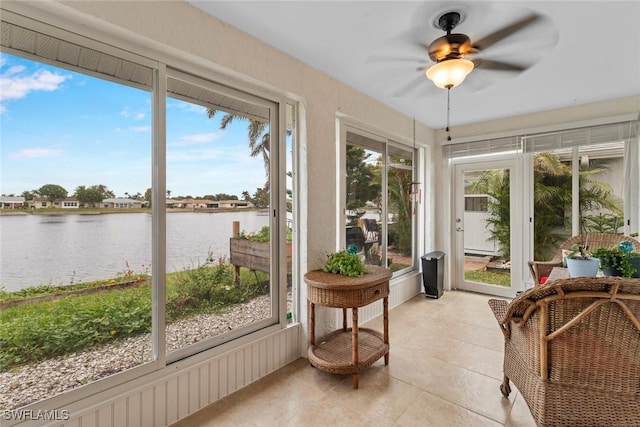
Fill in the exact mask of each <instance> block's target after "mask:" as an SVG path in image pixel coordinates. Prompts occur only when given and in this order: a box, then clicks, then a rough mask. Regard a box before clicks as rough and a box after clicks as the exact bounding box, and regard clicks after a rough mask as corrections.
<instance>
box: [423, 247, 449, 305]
mask: <svg viewBox="0 0 640 427" xmlns="http://www.w3.org/2000/svg"><path fill="white" fill-rule="evenodd" d="M421 258H422V283H423V284H424V295H425V296H426V297H428V298H440V297H441V296H442V287H443V283H444V252H440V251H434V252H429V253H428V254H424V255H422V257H421Z"/></svg>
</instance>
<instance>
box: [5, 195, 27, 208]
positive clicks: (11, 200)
mask: <svg viewBox="0 0 640 427" xmlns="http://www.w3.org/2000/svg"><path fill="white" fill-rule="evenodd" d="M24 204H25V199H24V197H21V196H0V209H22V208H23V207H24Z"/></svg>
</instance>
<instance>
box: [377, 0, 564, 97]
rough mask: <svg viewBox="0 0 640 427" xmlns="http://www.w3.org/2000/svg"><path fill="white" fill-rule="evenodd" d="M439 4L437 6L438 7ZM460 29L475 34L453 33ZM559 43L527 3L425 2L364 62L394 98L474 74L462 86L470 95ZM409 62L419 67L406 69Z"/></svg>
mask: <svg viewBox="0 0 640 427" xmlns="http://www.w3.org/2000/svg"><path fill="white" fill-rule="evenodd" d="M438 5H440V8H439V10H434V9H437V6H438ZM425 22H426V23H429V25H425ZM505 23H506V24H505ZM458 27H460V28H462V27H464V28H465V31H464V32H465V33H467V31H469V33H468V34H471V35H472V36H471V37H470V36H469V35H467V34H461V32H458V31H456V32H454V30H457V29H458ZM487 27H488V31H487ZM491 27H494V28H496V27H497V28H498V29H496V30H492V29H491ZM441 31H444V33H445V34H444V35H442V33H441ZM474 36H475V37H474ZM557 41H558V32H557V29H556V27H555V25H554V24H553V22H552V21H551V20H550V19H549V18H548V17H547V16H545V15H544V14H541V13H539V12H536V11H534V10H531V9H530V8H528V7H521V6H513V5H510V6H506V5H504V4H502V3H500V4H494V3H489V2H482V3H468V4H464V3H460V4H458V5H456V6H452V5H451V3H450V2H431V1H427V2H425V3H424V4H423V5H422V6H421V7H420V8H419V9H418V10H417V11H416V13H415V15H414V17H413V18H412V25H411V26H410V27H409V28H408V29H406V30H405V31H403V32H402V33H400V34H398V35H397V36H396V37H393V38H391V39H388V40H387V42H386V43H385V44H384V45H382V46H377V47H376V51H377V52H376V53H373V54H371V55H369V56H367V58H366V60H365V62H366V63H367V64H369V67H368V70H369V72H370V73H371V75H372V76H376V77H375V78H376V79H377V81H379V82H380V84H381V85H382V84H383V85H384V86H385V88H386V90H392V92H391V93H389V95H390V96H391V97H393V98H405V97H408V96H411V94H412V93H415V92H416V91H420V92H421V93H422V94H424V95H427V94H428V93H429V92H425V90H428V88H436V87H439V88H445V89H446V88H447V86H450V87H449V88H452V87H455V86H457V85H459V84H460V83H461V82H462V81H464V79H465V77H467V76H468V75H469V74H470V73H472V74H473V77H472V78H471V77H469V78H468V79H467V80H469V83H465V85H464V86H466V89H465V91H464V92H466V93H470V92H474V91H476V90H480V89H483V88H485V87H487V86H490V85H492V84H494V83H496V82H498V81H503V80H504V79H505V78H510V77H514V76H516V75H518V73H520V72H522V71H524V70H526V69H528V68H530V67H531V66H533V65H534V64H535V63H536V62H537V61H538V60H539V59H540V58H541V57H542V56H543V55H544V54H546V53H549V52H550V50H551V48H552V47H553V46H555V44H556V43H557ZM407 62H409V63H413V64H416V66H417V67H415V68H414V67H406V63H407ZM401 64H405V65H404V66H401ZM443 70H444V71H443ZM416 71H418V72H420V75H414V77H412V78H410V74H409V73H410V72H416ZM425 71H426V72H428V74H431V75H432V76H433V79H434V80H432V81H433V83H434V85H435V86H434V85H427V84H425V83H427V82H426V80H427V79H426V78H425ZM456 73H459V74H456ZM460 74H461V75H462V77H460ZM452 75H453V76H455V77H456V78H453V77H452ZM441 79H444V81H442V80H441ZM450 79H451V80H450Z"/></svg>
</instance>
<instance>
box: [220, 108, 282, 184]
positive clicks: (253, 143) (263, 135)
mask: <svg viewBox="0 0 640 427" xmlns="http://www.w3.org/2000/svg"><path fill="white" fill-rule="evenodd" d="M218 111H220V110H216V109H214V108H207V116H208V117H209V118H210V119H212V118H213V117H214V116H215V115H216V114H217V113H218ZM235 119H239V120H246V121H247V122H249V126H248V127H247V130H248V137H249V152H250V155H251V157H257V156H258V155H262V159H263V160H264V170H265V174H266V176H267V182H266V183H265V185H264V188H265V190H267V189H269V143H270V136H269V123H268V122H263V121H259V120H255V119H250V118H248V117H245V116H241V115H237V114H231V113H225V115H224V116H223V117H222V119H221V120H220V129H221V130H224V129H226V128H227V126H228V125H229V124H231V123H232V122H233V121H234V120H235Z"/></svg>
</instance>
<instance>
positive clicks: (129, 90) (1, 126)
mask: <svg viewBox="0 0 640 427" xmlns="http://www.w3.org/2000/svg"><path fill="white" fill-rule="evenodd" d="M166 114H167V190H170V191H171V197H174V196H179V195H180V196H187V195H190V196H193V197H201V196H204V195H207V194H218V193H226V194H231V195H236V196H238V197H239V198H241V196H242V192H243V191H245V190H246V191H249V193H250V194H252V195H253V193H254V192H255V191H256V189H257V188H258V187H262V186H263V185H264V183H265V181H266V175H265V169H264V162H263V159H262V157H261V156H259V157H255V158H252V157H251V156H250V155H249V147H248V139H247V122H246V121H242V120H236V121H234V122H233V123H232V124H231V125H230V126H229V127H227V129H226V130H224V131H222V130H220V118H221V117H222V114H220V113H219V114H218V115H216V116H215V117H214V118H213V119H209V118H208V117H207V114H206V110H205V108H204V107H201V106H197V105H194V104H189V103H186V102H183V101H180V100H177V99H172V98H168V99H167V111H166ZM45 184H57V185H61V186H62V187H64V188H65V189H66V190H67V191H68V193H69V195H71V194H73V192H74V190H75V189H76V187H78V186H80V185H84V186H87V187H89V186H91V185H98V184H103V185H106V186H107V187H108V188H109V189H110V190H112V191H113V192H114V193H115V195H116V197H124V195H125V193H129V194H136V193H138V192H139V193H141V194H144V193H145V191H146V189H147V188H149V187H150V186H151V93H150V92H146V91H143V90H140V89H137V88H133V87H129V86H125V85H122V84H117V83H112V82H110V81H107V80H103V79H98V78H94V77H91V76H89V75H85V74H79V73H75V72H72V71H69V70H67V69H63V68H56V67H52V66H49V65H46V64H43V63H39V62H34V61H30V60H27V59H23V58H20V57H16V56H13V55H9V54H5V53H0V194H5V195H9V194H15V195H20V194H21V193H22V192H23V191H25V190H33V189H38V188H40V187H41V186H43V185H45Z"/></svg>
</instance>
